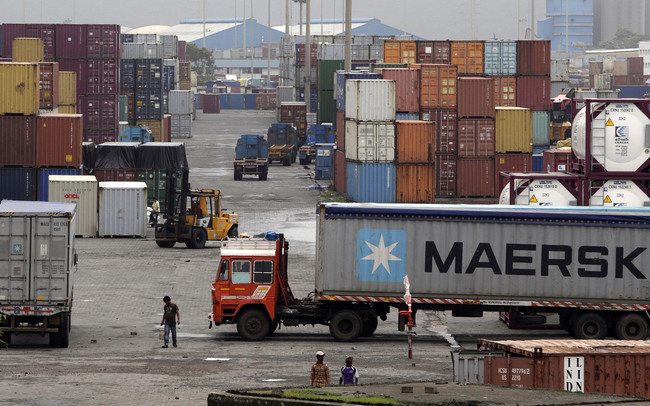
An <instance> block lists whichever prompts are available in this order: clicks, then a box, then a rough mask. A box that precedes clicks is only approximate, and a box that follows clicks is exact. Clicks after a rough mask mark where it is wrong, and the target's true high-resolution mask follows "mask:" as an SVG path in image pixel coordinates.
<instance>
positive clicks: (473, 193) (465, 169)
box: [456, 157, 495, 197]
mask: <svg viewBox="0 0 650 406" xmlns="http://www.w3.org/2000/svg"><path fill="white" fill-rule="evenodd" d="M456 169H457V171H456V187H457V193H458V197H493V196H494V195H495V189H494V179H495V176H494V157H459V158H458V161H457V167H456Z"/></svg>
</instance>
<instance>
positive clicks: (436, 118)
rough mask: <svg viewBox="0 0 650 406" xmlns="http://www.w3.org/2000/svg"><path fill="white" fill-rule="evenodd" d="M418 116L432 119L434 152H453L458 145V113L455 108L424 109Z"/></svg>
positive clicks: (423, 118) (426, 119) (425, 119)
mask: <svg viewBox="0 0 650 406" xmlns="http://www.w3.org/2000/svg"><path fill="white" fill-rule="evenodd" d="M420 117H421V119H422V120H424V121H433V123H434V124H435V128H436V135H435V138H436V153H439V154H451V153H455V152H456V148H457V145H458V135H457V134H458V132H457V131H458V130H457V126H458V118H457V117H458V113H456V110H442V109H437V110H433V109H424V110H422V112H421V114H420Z"/></svg>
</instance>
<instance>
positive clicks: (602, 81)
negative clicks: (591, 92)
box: [594, 73, 612, 90]
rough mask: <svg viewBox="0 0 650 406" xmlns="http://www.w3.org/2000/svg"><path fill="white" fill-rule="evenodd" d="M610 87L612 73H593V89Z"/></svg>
mask: <svg viewBox="0 0 650 406" xmlns="http://www.w3.org/2000/svg"><path fill="white" fill-rule="evenodd" d="M611 88H612V74H611V73H601V74H598V75H594V89H595V90H609V89H611Z"/></svg>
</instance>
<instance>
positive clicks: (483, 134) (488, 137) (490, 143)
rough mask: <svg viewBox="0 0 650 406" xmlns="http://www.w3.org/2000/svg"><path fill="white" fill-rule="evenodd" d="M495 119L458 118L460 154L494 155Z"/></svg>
mask: <svg viewBox="0 0 650 406" xmlns="http://www.w3.org/2000/svg"><path fill="white" fill-rule="evenodd" d="M494 148H495V138H494V119H492V118H462V119H459V120H458V156H473V157H475V156H490V157H491V156H494Z"/></svg>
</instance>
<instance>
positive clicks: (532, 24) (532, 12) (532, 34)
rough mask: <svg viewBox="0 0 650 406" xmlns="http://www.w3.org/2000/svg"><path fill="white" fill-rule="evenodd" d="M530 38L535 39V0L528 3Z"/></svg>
mask: <svg viewBox="0 0 650 406" xmlns="http://www.w3.org/2000/svg"><path fill="white" fill-rule="evenodd" d="M530 39H535V0H531V4H530Z"/></svg>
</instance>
